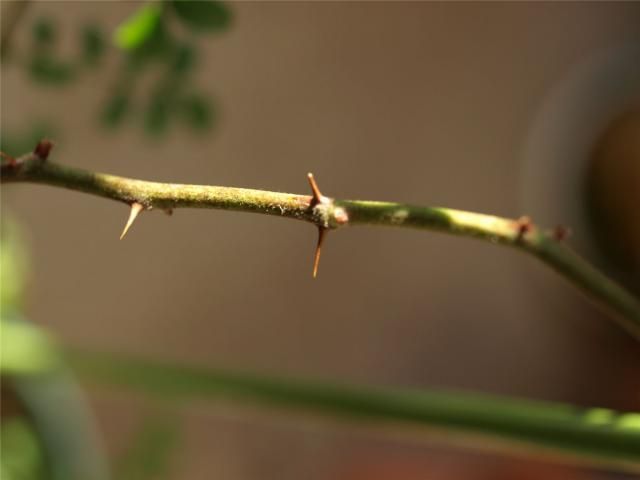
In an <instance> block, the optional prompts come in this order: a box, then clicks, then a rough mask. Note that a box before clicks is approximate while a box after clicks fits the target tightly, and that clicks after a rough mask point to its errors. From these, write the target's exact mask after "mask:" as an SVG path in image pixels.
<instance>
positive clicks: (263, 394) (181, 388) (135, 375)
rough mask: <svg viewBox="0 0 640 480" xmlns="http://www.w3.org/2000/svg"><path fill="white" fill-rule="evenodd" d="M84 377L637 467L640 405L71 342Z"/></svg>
mask: <svg viewBox="0 0 640 480" xmlns="http://www.w3.org/2000/svg"><path fill="white" fill-rule="evenodd" d="M67 359H68V360H69V361H70V364H71V366H72V368H73V369H74V370H75V371H76V373H77V374H79V376H80V377H81V378H84V379H85V380H86V381H89V382H92V383H96V384H107V385H110V386H113V387H121V388H126V389H130V390H133V391H138V392H143V393H147V394H152V395H156V396H158V397H161V398H162V399H163V400H176V401H177V400H181V401H184V400H197V401H215V400H218V399H220V398H227V399H231V400H234V401H242V402H247V403H254V404H263V405H269V406H274V407H281V408H283V409H286V411H287V412H291V411H292V410H297V411H302V412H315V413H321V414H325V415H332V416H335V417H339V418H343V419H345V420H360V421H363V422H364V421H366V422H369V423H374V422H376V423H378V424H387V425H395V426H396V427H398V426H400V425H402V424H404V425H407V426H413V427H418V428H414V430H415V431H417V432H418V433H420V432H422V433H425V432H426V433H430V434H431V435H432V436H435V437H438V440H439V439H440V437H445V436H444V434H446V437H445V439H452V440H454V441H455V440H456V439H460V438H462V439H463V440H465V443H466V444H470V445H471V446H475V447H476V448H481V449H483V448H487V447H489V448H491V449H497V450H499V451H515V452H519V453H524V454H527V453H528V454H533V455H537V456H540V455H541V454H542V455H547V456H550V457H552V458H556V459H557V460H560V461H563V462H568V463H579V464H587V465H592V466H593V465H596V466H606V467H610V468H616V469H620V470H627V471H637V472H640V413H630V412H626V413H623V412H616V411H612V410H607V409H602V408H581V407H576V406H571V405H563V404H555V403H543V402H531V401H524V400H515V399H504V398H498V397H492V396H487V395H477V394H469V393H460V392H440V391H424V390H408V389H403V390H395V389H382V388H360V387H353V386H344V385H335V384H323V383H316V382H312V381H309V380H305V381H302V380H284V379H274V378H265V377H258V376H251V375H244V374H233V373H228V372H217V371H212V370H206V369H202V368H195V367H188V366H178V365H175V364H167V363H155V362H151V361H146V360H141V359H138V358H134V357H126V356H121V355H117V356H116V355H108V354H98V353H88V352H81V351H77V350H75V351H69V352H68V354H67Z"/></svg>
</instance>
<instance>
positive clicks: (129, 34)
mask: <svg viewBox="0 0 640 480" xmlns="http://www.w3.org/2000/svg"><path fill="white" fill-rule="evenodd" d="M161 21H162V9H161V6H160V4H157V3H151V4H147V5H144V6H143V7H141V8H140V9H138V11H137V12H135V13H134V14H133V15H131V17H129V18H128V19H127V20H125V21H124V22H123V23H121V24H120V26H119V27H118V28H117V29H116V31H115V32H114V35H113V41H114V42H115V44H116V45H117V46H118V47H120V48H122V49H123V50H133V49H136V48H139V47H140V46H142V45H143V44H145V43H146V42H147V41H148V40H149V38H151V36H152V35H153V33H154V31H155V30H156V29H157V28H159V26H160V22H161Z"/></svg>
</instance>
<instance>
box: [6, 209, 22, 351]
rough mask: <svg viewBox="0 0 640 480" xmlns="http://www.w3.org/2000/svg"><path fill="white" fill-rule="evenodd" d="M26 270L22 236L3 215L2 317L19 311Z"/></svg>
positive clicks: (13, 222)
mask: <svg viewBox="0 0 640 480" xmlns="http://www.w3.org/2000/svg"><path fill="white" fill-rule="evenodd" d="M28 269H29V260H28V256H27V251H26V248H25V240H24V238H23V235H22V234H21V232H20V229H19V227H18V224H17V223H16V222H15V221H14V220H12V219H11V217H10V216H9V215H8V214H4V215H3V216H2V224H1V229H0V286H1V288H0V308H1V310H2V316H3V317H4V316H5V315H10V314H11V312H15V311H17V310H20V309H21V307H22V293H23V291H24V287H25V284H26V280H27V272H28ZM3 353H4V348H3Z"/></svg>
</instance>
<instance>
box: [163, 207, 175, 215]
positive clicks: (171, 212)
mask: <svg viewBox="0 0 640 480" xmlns="http://www.w3.org/2000/svg"><path fill="white" fill-rule="evenodd" d="M163 211H164V213H165V215H168V216H171V215H173V208H167V209H165V210H163Z"/></svg>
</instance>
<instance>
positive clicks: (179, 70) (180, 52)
mask: <svg viewBox="0 0 640 480" xmlns="http://www.w3.org/2000/svg"><path fill="white" fill-rule="evenodd" d="M195 63H196V51H195V49H194V48H193V46H191V45H188V44H183V45H179V46H178V47H177V48H176V49H175V52H174V57H173V62H172V64H171V70H172V72H173V73H174V74H176V75H183V74H185V73H187V72H188V71H189V70H191V69H192V68H193V66H194V65H195Z"/></svg>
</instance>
